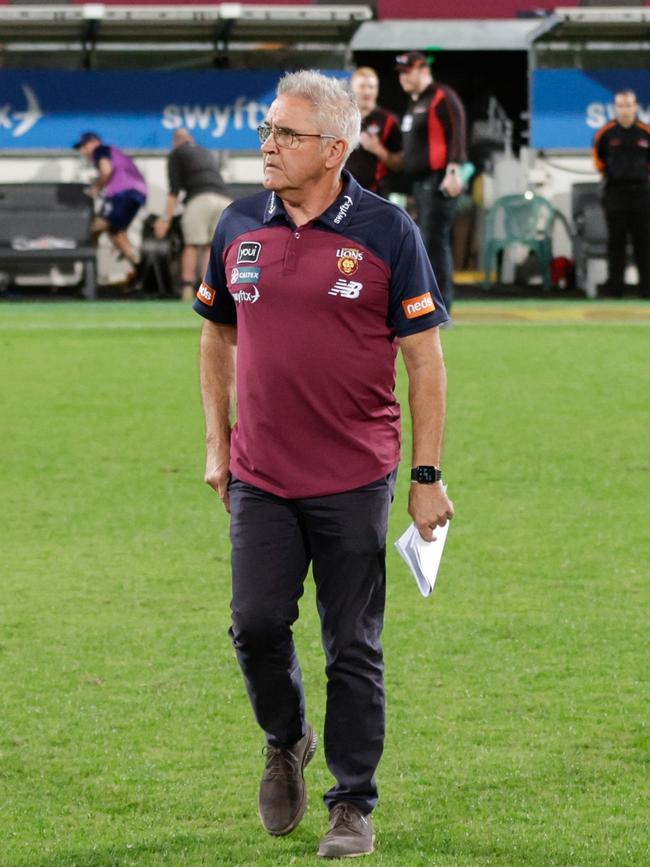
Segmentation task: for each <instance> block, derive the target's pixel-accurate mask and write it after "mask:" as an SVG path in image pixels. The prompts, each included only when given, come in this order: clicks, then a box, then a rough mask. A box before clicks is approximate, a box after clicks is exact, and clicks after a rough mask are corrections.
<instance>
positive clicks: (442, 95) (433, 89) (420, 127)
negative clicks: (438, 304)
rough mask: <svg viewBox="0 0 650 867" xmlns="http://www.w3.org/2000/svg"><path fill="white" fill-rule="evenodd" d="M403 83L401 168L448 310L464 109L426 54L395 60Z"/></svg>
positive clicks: (451, 293) (463, 147)
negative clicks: (406, 97)
mask: <svg viewBox="0 0 650 867" xmlns="http://www.w3.org/2000/svg"><path fill="white" fill-rule="evenodd" d="M396 69H397V71H398V72H399V83H400V85H401V86H402V90H404V91H405V92H406V93H408V94H409V96H410V97H411V103H410V105H409V107H408V109H407V111H406V114H405V115H404V117H403V119H402V135H403V139H404V158H403V161H402V171H403V172H404V174H405V175H406V176H407V177H408V178H410V179H411V180H412V181H413V197H414V199H415V207H416V210H417V223H418V226H419V227H420V232H421V233H422V239H423V240H424V246H425V247H426V248H427V253H428V254H429V258H430V259H431V264H432V265H433V271H434V273H435V275H436V279H437V281H438V285H439V286H440V289H441V291H442V295H443V298H444V301H445V306H446V308H447V311H448V312H449V311H450V310H451V305H452V302H453V297H454V283H453V270H454V268H453V257H452V248H451V229H452V225H453V220H454V213H455V211H456V197H457V196H458V195H459V194H460V193H461V191H462V182H461V179H460V176H459V169H460V164H461V163H462V162H464V161H465V159H466V155H465V151H466V120H465V109H464V108H463V104H462V103H461V101H460V99H459V97H458V95H457V93H456V92H455V91H454V90H453V89H452V88H451V87H449V86H448V85H446V84H439V83H437V82H434V80H433V76H432V74H431V70H430V69H429V65H428V63H427V59H426V57H425V55H424V54H422V53H420V52H419V51H409V52H407V53H406V54H400V55H398V56H397V58H396Z"/></svg>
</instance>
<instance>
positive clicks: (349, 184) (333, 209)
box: [264, 169, 363, 232]
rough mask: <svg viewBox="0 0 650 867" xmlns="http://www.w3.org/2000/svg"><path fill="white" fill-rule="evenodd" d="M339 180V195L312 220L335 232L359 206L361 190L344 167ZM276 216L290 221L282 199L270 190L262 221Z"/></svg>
mask: <svg viewBox="0 0 650 867" xmlns="http://www.w3.org/2000/svg"><path fill="white" fill-rule="evenodd" d="M341 180H342V181H343V190H342V191H341V195H340V196H339V197H338V198H337V199H336V200H335V201H334V202H332V204H331V205H330V206H329V208H328V209H327V210H326V211H323V213H322V214H321V215H320V217H318V218H317V220H314V222H320V223H324V224H325V225H326V226H329V227H330V228H331V229H334V231H335V232H343V231H344V229H345V228H346V226H347V224H348V223H349V222H350V220H351V219H352V216H353V214H354V212H355V211H356V209H357V207H358V206H359V202H360V201H361V194H362V192H363V189H362V187H361V186H360V185H359V184H358V183H357V182H356V181H355V179H354V178H353V177H352V175H351V174H350V172H348V171H347V170H346V169H343V172H342V173H341ZM276 217H283V218H284V219H285V220H286V221H287V222H291V221H290V220H289V215H288V214H287V212H286V210H285V207H284V204H283V203H282V199H281V198H280V197H279V196H276V194H275V192H272V193H271V194H270V195H269V197H268V199H267V201H266V207H265V209H264V223H270V222H271V220H273V219H275V218H276Z"/></svg>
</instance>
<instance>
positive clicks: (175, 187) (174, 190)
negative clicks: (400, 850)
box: [167, 149, 183, 196]
mask: <svg viewBox="0 0 650 867" xmlns="http://www.w3.org/2000/svg"><path fill="white" fill-rule="evenodd" d="M179 162H180V160H179V154H178V151H177V150H176V149H174V150H173V151H172V152H171V153H170V154H169V157H168V158H167V178H168V180H169V192H170V193H171V194H172V196H178V194H179V193H180V191H181V189H182V187H183V183H182V178H181V167H180V165H179Z"/></svg>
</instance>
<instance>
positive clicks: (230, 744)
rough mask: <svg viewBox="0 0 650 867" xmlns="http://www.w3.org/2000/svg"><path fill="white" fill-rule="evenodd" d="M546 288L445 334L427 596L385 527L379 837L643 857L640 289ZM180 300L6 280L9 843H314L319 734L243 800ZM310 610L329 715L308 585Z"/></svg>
mask: <svg viewBox="0 0 650 867" xmlns="http://www.w3.org/2000/svg"><path fill="white" fill-rule="evenodd" d="M553 309H554V310H555V313H554V314H553V312H552V311H551V312H549V308H548V307H544V306H543V305H535V304H528V305H526V304H523V305H506V304H498V305H493V306H492V307H487V306H486V305H481V304H474V305H472V304H471V303H469V302H467V303H465V304H459V305H458V308H457V312H458V319H457V325H456V327H455V328H453V329H451V330H449V331H446V332H444V335H443V340H444V345H445V354H446V359H447V365H448V370H449V382H450V403H449V421H448V430H447V445H446V456H445V474H446V478H447V481H448V484H449V491H450V494H451V495H452V498H453V499H454V501H455V504H456V510H457V517H456V518H455V520H454V524H453V527H452V529H451V532H450V535H449V540H448V543H447V551H446V554H445V559H444V561H443V565H442V567H441V573H440V576H439V579H438V585H437V587H436V590H435V592H434V594H433V596H431V597H429V598H428V599H423V598H422V597H420V595H419V594H418V592H417V590H416V587H415V584H414V582H413V581H412V579H411V578H410V577H409V576H408V575H407V574H406V572H405V567H404V566H403V564H402V563H401V561H400V560H399V558H398V556H397V554H396V553H395V552H394V551H393V550H392V544H391V546H390V547H391V551H390V554H389V557H390V560H389V566H390V574H389V599H388V610H387V622H386V629H385V650H386V666H387V684H388V737H387V742H386V752H385V756H384V760H383V762H382V764H381V767H380V772H379V782H380V788H381V801H380V806H379V808H378V809H377V811H376V813H375V825H376V830H377V833H378V842H377V851H376V854H375V855H374V856H373V858H372V859H371V861H372V863H375V864H378V865H395V867H402V865H429V867H487V865H499V867H519V865H525V867H551V865H557V867H560V865H561V867H574V865H580V867H600V865H611V867H644V865H647V864H648V863H649V859H650V856H649V840H650V827H649V816H650V797H649V795H650V773H649V772H650V761H649V760H650V720H649V688H648V687H649V683H648V681H649V672H650V665H649V662H650V659H649V654H648V606H649V604H650V587H649V582H648V571H649V570H648V563H649V562H650V534H649V533H648V499H649V498H648V482H649V468H650V445H649V443H650V433H649V430H650V413H649V396H650V364H649V363H648V359H649V357H650V356H649V349H648V347H649V345H650V330H649V326H650V305H643V304H637V305H635V306H633V307H631V306H630V305H625V304H622V305H620V306H618V307H613V306H612V305H609V307H608V306H607V305H602V304H597V303H591V304H577V303H576V304H566V305H564V306H558V305H555V306H554V308H553ZM522 311H523V312H522ZM608 311H609V312H608ZM196 320H198V317H196V316H195V314H193V313H192V312H191V311H190V310H189V309H188V308H186V307H184V306H181V305H179V304H162V303H159V304H122V305H120V304H108V303H105V304H97V305H91V304H86V305H83V304H65V303H62V304H51V305H48V304H42V305H28V304H16V305H13V306H10V305H7V304H3V305H2V306H0V347H1V350H0V359H1V361H2V380H3V381H2V410H1V421H0V435H1V438H2V448H1V452H0V454H1V484H2V517H1V519H0V520H1V522H2V523H1V530H0V536H1V544H0V563H1V564H2V578H1V584H0V864H1V865H3V867H54V865H57V867H58V865H61V867H63V865H65V867H73V865H75V867H109V865H111V867H112V865H115V867H127V865H138V867H144V865H147V867H149V865H151V867H159V865H170V867H195V865H237V867H243V865H255V867H257V865H262V867H266V865H268V867H276V865H295V864H299V865H300V864H316V863H318V861H317V859H316V857H315V855H314V853H315V849H316V846H317V842H318V838H319V837H320V835H321V834H322V833H323V831H324V829H325V825H326V814H325V811H324V808H323V806H322V803H321V800H320V797H321V793H322V792H323V791H324V789H325V788H326V787H328V786H329V785H330V779H329V775H328V772H327V769H326V767H325V763H324V759H323V755H322V751H319V752H318V753H317V757H316V759H315V760H314V762H313V763H312V765H311V766H310V768H309V771H308V783H309V788H310V809H309V810H308V813H307V815H306V817H305V820H304V821H303V823H302V824H301V826H300V827H299V828H298V830H297V831H296V832H295V833H294V834H293V835H292V836H291V837H289V838H286V839H274V838H270V837H268V836H266V835H265V834H264V832H263V831H262V830H261V828H260V827H259V826H258V820H257V817H256V809H255V801H256V794H257V785H258V779H259V776H260V773H261V768H262V761H263V759H262V756H261V748H262V745H263V743H262V739H261V737H260V733H259V732H258V730H257V728H256V726H255V724H254V722H253V719H252V715H251V713H250V710H249V707H248V704H247V700H246V697H245V693H244V689H243V685H242V683H241V680H240V675H239V671H238V668H237V665H236V662H235V659H234V655H233V652H232V650H231V647H230V643H229V640H228V637H227V635H226V630H227V627H228V623H229V609H228V602H229V569H228V561H229V550H228V534H227V521H226V515H225V513H223V512H222V510H221V507H220V505H219V503H218V500H217V498H216V496H215V495H214V494H213V493H211V492H210V490H209V489H208V488H207V487H205V486H204V485H203V482H202V469H203V447H202V418H201V411H200V403H199V395H198V385H197V338H198V326H199V323H198V322H197V321H196ZM404 385H405V382H404V377H401V378H400V391H401V393H402V394H404ZM405 433H406V439H408V431H406V432H405ZM407 460H408V459H407ZM405 476H406V474H402V477H401V480H400V486H399V491H398V497H397V499H396V502H395V504H394V507H393V513H392V525H391V533H390V540H391V542H392V541H393V540H394V539H395V538H396V537H397V535H399V533H400V532H401V530H402V529H404V527H405V526H406V523H407V520H408V518H407V515H406V511H405V498H406V492H407V486H408V483H407V481H406V477H405ZM301 612H302V613H301V618H300V621H299V623H298V625H297V628H296V639H297V643H298V647H299V653H300V656H301V661H302V665H303V671H304V675H305V682H306V688H307V693H308V701H309V715H310V718H311V719H312V720H313V721H314V723H315V725H316V726H317V728H318V729H319V730H322V721H323V710H324V707H323V696H324V676H323V659H322V655H321V649H320V640H319V635H318V627H317V616H316V612H315V609H314V597H313V592H312V589H311V587H308V590H307V593H306V594H305V597H304V599H303V603H302V607H301Z"/></svg>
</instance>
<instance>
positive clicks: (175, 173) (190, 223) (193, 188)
mask: <svg viewBox="0 0 650 867" xmlns="http://www.w3.org/2000/svg"><path fill="white" fill-rule="evenodd" d="M172 146H173V148H172V151H171V152H170V154H169V157H168V158H167V174H168V177H169V194H168V195H167V203H166V205H165V212H164V214H163V215H162V216H161V217H159V218H158V219H157V220H156V222H155V223H154V234H155V235H156V237H157V238H164V237H165V235H166V234H167V232H168V231H169V227H170V225H171V221H172V217H173V216H174V212H175V210H176V207H177V205H178V201H179V197H180V193H181V191H183V190H184V191H185V199H184V210H183V216H182V218H181V228H182V230H183V242H184V246H183V253H182V254H181V281H182V287H181V298H182V300H184V301H191V300H192V299H193V298H194V293H195V292H196V285H197V279H196V278H197V273H196V270H197V265H200V268H201V276H203V274H205V269H206V268H207V265H208V257H209V255H210V244H211V243H212V237H213V235H214V232H215V229H216V228H217V223H218V222H219V218H220V217H221V214H222V213H223V211H224V210H225V209H226V208H227V207H228V205H229V204H230V198H229V196H228V193H227V190H226V185H225V184H224V182H223V179H222V177H221V172H220V171H219V169H218V167H217V164H216V162H215V159H214V156H213V154H212V153H211V152H210V151H209V150H208V149H207V148H204V147H201V146H200V145H198V144H197V143H196V142H195V141H194V138H193V137H192V135H191V134H190V133H189V132H188V131H187V130H186V129H182V128H181V129H177V130H176V132H175V133H174V137H173V139H172ZM199 252H200V254H201V261H200V262H199Z"/></svg>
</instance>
